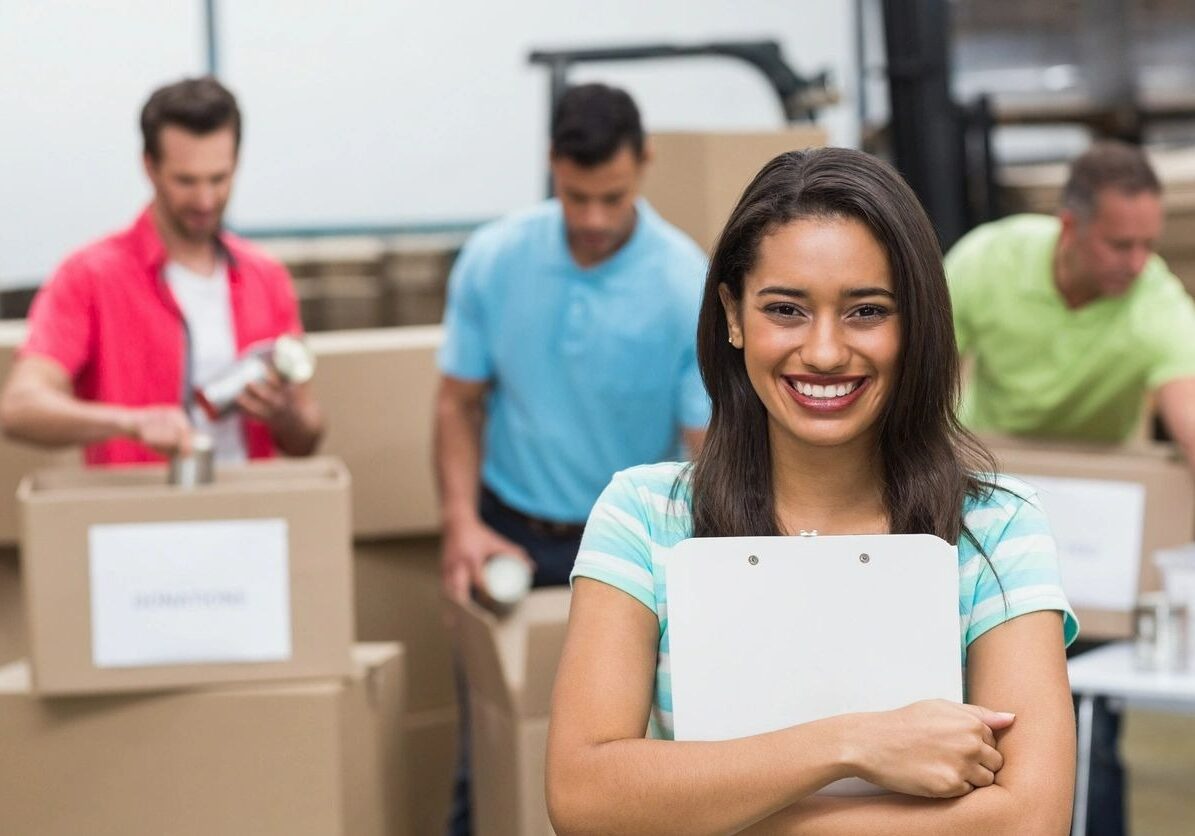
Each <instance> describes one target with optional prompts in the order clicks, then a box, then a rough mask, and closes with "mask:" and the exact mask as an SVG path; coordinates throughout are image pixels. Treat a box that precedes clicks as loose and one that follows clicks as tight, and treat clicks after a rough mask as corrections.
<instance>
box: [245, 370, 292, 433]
mask: <svg viewBox="0 0 1195 836" xmlns="http://www.w3.org/2000/svg"><path fill="white" fill-rule="evenodd" d="M236 403H237V406H238V407H239V408H240V410H241V412H243V413H245V414H246V415H248V416H250V417H252V418H256V419H257V420H259V421H263V422H265V423H266V424H267V425H268V426H269V427H270V428H271V429H280V428H284V427H287V426H290V425H292V424H294V423H296V422H297V421H298V420H299V401H298V398H296V397H295V387H294V386H293V385H292V384H290V383H287V382H286V381H284V380H283V379H282V378H281V377H279V376H278V373H277V372H276V371H274V370H273V369H270V370H269V371H268V373H267V375H266V378H265V379H264V380H261V381H256V382H254V383H250V384H249V385H247V386H246V387H245V390H244V391H243V392H242V393H241V396H240V397H239V398H237V401H236Z"/></svg>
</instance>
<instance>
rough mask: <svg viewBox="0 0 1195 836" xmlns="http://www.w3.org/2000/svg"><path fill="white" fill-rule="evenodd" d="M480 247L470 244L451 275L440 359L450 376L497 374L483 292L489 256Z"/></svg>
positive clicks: (484, 377) (482, 377) (465, 377)
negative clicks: (485, 255)
mask: <svg viewBox="0 0 1195 836" xmlns="http://www.w3.org/2000/svg"><path fill="white" fill-rule="evenodd" d="M478 250H479V248H478V246H477V242H476V241H474V242H470V244H468V245H466V246H465V248H464V250H462V251H461V254H460V256H458V257H457V260H456V263H455V264H454V265H453V266H452V273H451V275H450V276H449V277H448V299H447V303H446V305H445V308H444V342H443V344H442V345H441V346H440V351H439V355H438V362H439V366H440V371H441V372H443V373H444V374H446V375H448V376H450V377H457V378H461V379H462V380H476V381H481V380H489V379H490V378H491V377H492V376H493V361H492V358H491V355H490V350H489V341H488V339H487V334H486V321H485V304H484V301H483V299H482V294H481V284H482V280H483V279H484V278H485V277H484V275H483V272H484V271H485V270H486V269H487V268H486V266H485V264H486V259H483V258H482V257H481V253H480V252H479V251H478Z"/></svg>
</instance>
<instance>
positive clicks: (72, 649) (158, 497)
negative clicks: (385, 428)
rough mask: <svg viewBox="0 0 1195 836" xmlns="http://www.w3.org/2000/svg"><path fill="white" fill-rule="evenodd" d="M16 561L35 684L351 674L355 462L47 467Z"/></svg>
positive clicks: (112, 687)
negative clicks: (175, 471)
mask: <svg viewBox="0 0 1195 836" xmlns="http://www.w3.org/2000/svg"><path fill="white" fill-rule="evenodd" d="M19 493H20V501H21V511H22V538H21V565H22V571H23V575H24V591H25V608H26V612H27V616H28V628H29V647H30V656H31V659H32V664H33V671H34V688H35V689H36V690H37V691H38V692H39V693H41V694H43V695H55V694H72V693H99V692H104V691H126V690H148V689H155V688H170V687H179V686H190V685H199V684H208V683H221V682H247V681H256V680H266V679H282V678H294V677H310V676H337V675H344V674H348V673H349V672H350V670H351V668H350V658H349V647H350V645H351V642H352V631H353V602H352V562H351V551H350V535H349V504H348V503H349V478H348V474H347V473H346V471H345V468H344V466H343V464H341V463H340V462H339V461H337V460H336V459H331V458H315V459H303V460H295V459H292V460H276V461H269V462H259V463H253V464H249V465H244V466H240V467H230V468H226V469H221V470H219V471H218V473H217V480H216V482H215V483H214V484H211V485H204V486H201V487H198V488H193V489H189V490H188V489H180V488H174V487H171V486H169V485H167V484H166V475H165V469H164V468H162V467H138V468H118V469H93V470H85V469H67V470H48V471H41V472H39V473H37V474H34V475H33V476H30V477H28V478H26V479H25V480H24V481H23V482H22V483H21V488H20V492H19Z"/></svg>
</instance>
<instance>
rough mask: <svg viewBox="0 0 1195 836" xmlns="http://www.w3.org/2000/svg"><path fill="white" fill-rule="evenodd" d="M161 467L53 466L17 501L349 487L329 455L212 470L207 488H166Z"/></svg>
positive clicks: (31, 477)
mask: <svg viewBox="0 0 1195 836" xmlns="http://www.w3.org/2000/svg"><path fill="white" fill-rule="evenodd" d="M166 472H167V471H166V465H165V464H148V465H132V466H127V467H107V468H97V467H92V468H88V467H81V466H71V467H52V468H43V469H41V470H38V471H36V472H34V473H31V474H28V475H27V476H25V478H24V479H22V480H21V483H20V486H19V487H18V489H17V496H18V499H19V501H20V502H21V503H26V502H40V501H44V500H57V499H63V498H69V499H72V500H85V499H87V498H90V497H95V498H96V499H103V500H107V499H111V498H113V497H115V496H120V497H127V498H129V499H136V498H138V497H140V496H148V495H155V496H161V495H162V491H163V490H167V491H180V492H181V491H186V492H187V493H190V494H195V495H219V494H227V493H234V492H235V493H245V492H257V491H270V492H272V493H275V492H277V491H278V490H279V489H280V488H282V489H298V488H302V489H308V488H311V487H318V486H329V487H339V486H341V485H348V483H349V475H348V470H347V469H346V468H345V466H344V463H343V462H341V461H340V460H339V459H337V458H334V457H332V456H315V457H311V458H303V459H268V460H259V461H252V462H247V463H245V464H237V465H222V466H218V467H217V469H216V480H215V482H213V483H211V484H209V485H198V486H196V487H193V488H176V487H174V486H172V485H168V484H167V480H166Z"/></svg>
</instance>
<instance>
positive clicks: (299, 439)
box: [236, 369, 324, 456]
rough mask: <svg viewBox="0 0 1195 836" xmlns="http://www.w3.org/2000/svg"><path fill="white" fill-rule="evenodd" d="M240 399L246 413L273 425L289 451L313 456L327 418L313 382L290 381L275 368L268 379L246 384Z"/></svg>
mask: <svg viewBox="0 0 1195 836" xmlns="http://www.w3.org/2000/svg"><path fill="white" fill-rule="evenodd" d="M236 403H237V406H238V407H239V408H240V410H241V412H242V413H243V414H244V415H248V416H249V417H251V418H256V419H257V420H259V421H263V422H264V423H265V425H266V426H267V427H269V428H270V435H271V436H272V437H273V439H274V443H275V444H277V445H278V449H279V450H281V451H282V452H283V453H285V454H286V455H288V456H309V455H311V454H312V453H314V452H315V448H316V447H317V446H319V440H320V436H321V435H323V432H324V419H323V416H322V414H321V412H320V408H319V405H318V404H317V403H316V402H315V400H314V399H313V398H312V396H311V391H310V384H309V383H299V384H296V383H289V382H287V381H284V380H283V379H282V378H281V377H279V376H278V373H277V372H275V371H274V370H273V369H271V370H270V371H269V373H268V375H267V377H266V379H265V380H262V381H259V382H256V383H250V384H249V385H248V386H246V387H245V391H243V392H242V393H241V396H240V397H239V398H237V401H236Z"/></svg>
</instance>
